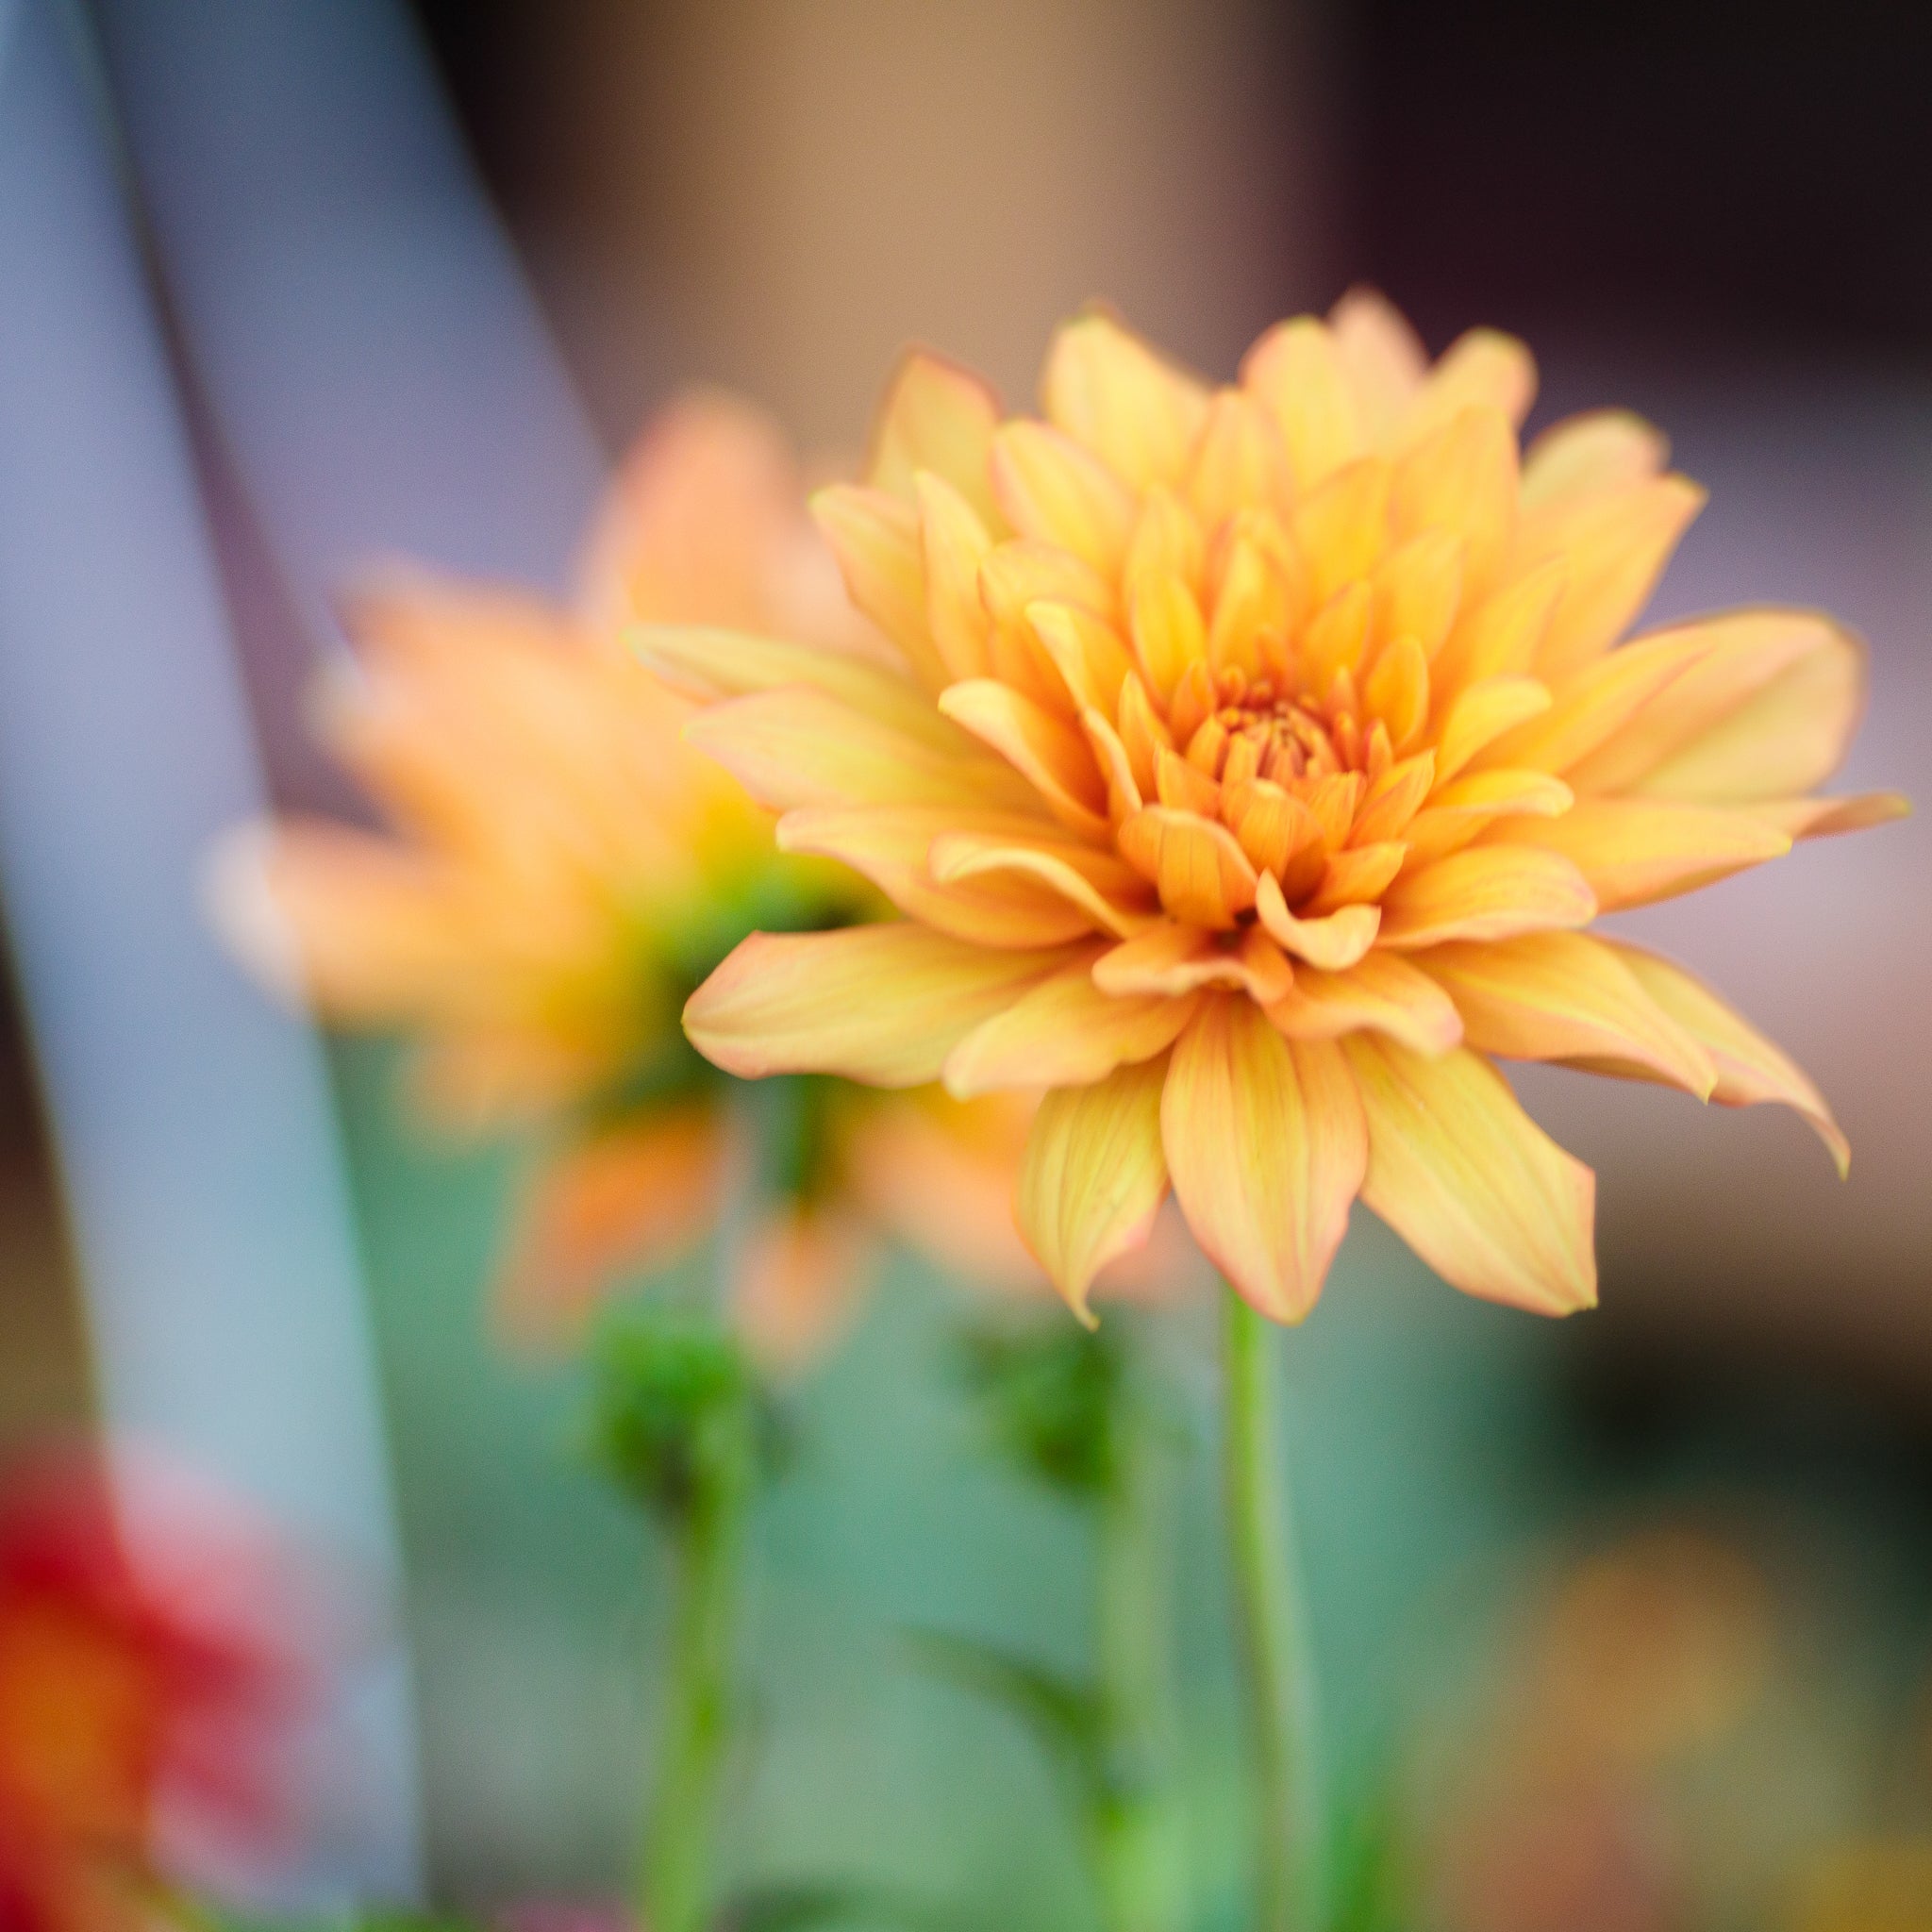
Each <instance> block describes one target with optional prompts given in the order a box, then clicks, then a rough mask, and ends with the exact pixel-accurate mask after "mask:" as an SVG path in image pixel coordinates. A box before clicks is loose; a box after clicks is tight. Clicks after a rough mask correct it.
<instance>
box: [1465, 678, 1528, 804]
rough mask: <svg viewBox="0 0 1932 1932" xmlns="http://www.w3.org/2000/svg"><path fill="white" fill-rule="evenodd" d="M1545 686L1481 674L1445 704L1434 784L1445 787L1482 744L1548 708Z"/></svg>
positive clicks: (1523, 679)
mask: <svg viewBox="0 0 1932 1932" xmlns="http://www.w3.org/2000/svg"><path fill="white" fill-rule="evenodd" d="M1550 703H1551V699H1550V691H1549V687H1548V686H1547V685H1545V684H1542V683H1541V682H1540V681H1539V680H1538V679H1536V678H1534V677H1516V676H1507V677H1485V678H1483V679H1482V680H1481V681H1480V682H1479V683H1476V684H1472V685H1471V686H1470V687H1469V688H1468V689H1467V690H1466V691H1463V692H1462V693H1461V694H1460V695H1459V696H1458V697H1457V699H1456V700H1455V702H1454V703H1452V704H1451V705H1450V707H1449V709H1448V712H1447V714H1446V715H1445V717H1444V718H1443V720H1442V729H1441V734H1440V736H1439V737H1438V739H1437V741H1436V785H1437V788H1438V790H1441V788H1442V787H1443V786H1446V785H1447V784H1448V783H1449V781H1450V780H1451V779H1452V778H1454V777H1455V776H1456V775H1457V774H1458V773H1460V772H1461V771H1462V770H1463V768H1464V767H1465V766H1466V765H1468V763H1469V762H1470V760H1471V759H1472V758H1474V757H1475V755H1476V754H1477V753H1478V752H1479V751H1481V750H1482V749H1483V748H1484V746H1485V745H1489V744H1493V743H1494V742H1495V741H1496V740H1497V739H1499V738H1500V737H1502V735H1503V734H1504V732H1506V731H1507V730H1509V729H1511V728H1512V727H1513V726H1515V725H1518V724H1523V723H1524V721H1525V720H1526V719H1529V718H1534V717H1537V716H1539V715H1540V714H1541V713H1542V712H1544V711H1547V710H1548V709H1549V708H1550Z"/></svg>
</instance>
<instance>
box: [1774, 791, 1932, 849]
mask: <svg viewBox="0 0 1932 1932" xmlns="http://www.w3.org/2000/svg"><path fill="white" fill-rule="evenodd" d="M1745 809H1746V810H1748V811H1749V812H1750V814H1751V816H1752V817H1753V818H1755V819H1758V820H1760V821H1761V822H1762V823H1763V824H1767V825H1774V826H1776V827H1777V829H1778V830H1779V831H1781V832H1789V833H1790V835H1791V837H1792V838H1793V839H1830V838H1835V837H1836V836H1837V835H1838V834H1839V833H1840V832H1866V831H1870V830H1871V829H1872V827H1873V826H1874V825H1889V824H1891V823H1892V822H1893V821H1894V820H1897V819H1908V818H1910V817H1911V815H1912V801H1911V800H1910V799H1909V798H1907V796H1906V795H1905V793H1904V792H1902V791H1861V792H1859V793H1858V794H1857V796H1856V797H1853V798H1767V799H1762V800H1759V801H1757V803H1755V804H1753V805H1750V806H1747V807H1746V808H1745Z"/></svg>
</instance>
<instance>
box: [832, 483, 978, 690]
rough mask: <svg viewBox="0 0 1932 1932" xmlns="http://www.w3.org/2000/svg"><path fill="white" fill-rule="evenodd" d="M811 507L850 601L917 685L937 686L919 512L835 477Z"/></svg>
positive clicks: (940, 682) (940, 673)
mask: <svg viewBox="0 0 1932 1932" xmlns="http://www.w3.org/2000/svg"><path fill="white" fill-rule="evenodd" d="M811 513H812V516H813V518H814V519H815V520H816V522H817V524H818V526H819V529H820V532H821V533H822V534H823V535H824V540H825V541H826V542H827V543H829V544H830V545H831V548H832V555H833V556H834V557H835V558H838V560H839V574H840V575H841V576H842V577H843V578H844V579H845V588H846V590H847V591H849V592H850V593H851V597H852V601H853V602H854V603H855V604H856V605H858V608H859V609H861V610H862V611H864V613H865V614H866V616H868V617H869V618H871V619H872V621H873V622H874V624H875V625H878V627H879V628H880V629H881V630H882V631H884V632H885V634H886V636H887V637H888V638H890V639H891V641H892V642H893V643H894V644H895V645H896V646H897V647H898V649H899V652H900V655H901V656H902V657H904V658H905V659H906V662H907V663H908V664H909V665H910V666H911V667H912V675H914V676H915V677H916V678H918V679H919V681H920V683H921V684H923V685H924V686H925V688H926V689H927V690H928V691H939V690H941V689H942V688H943V687H944V685H945V682H946V668H945V665H944V664H943V663H942V662H941V659H940V654H939V651H938V649H937V648H936V646H935V645H934V643H933V641H932V629H931V626H930V625H928V624H927V623H926V619H925V555H924V549H923V547H922V545H921V541H920V534H919V512H918V510H917V509H915V508H913V506H912V505H911V504H909V503H904V502H901V501H900V499H899V498H898V497H896V496H889V495H887V493H886V492H885V491H883V490H865V489H861V488H859V487H858V485H856V484H850V483H834V484H831V485H829V486H827V487H826V488H825V489H824V490H821V491H818V493H817V494H816V495H815V496H813V498H812V500H811Z"/></svg>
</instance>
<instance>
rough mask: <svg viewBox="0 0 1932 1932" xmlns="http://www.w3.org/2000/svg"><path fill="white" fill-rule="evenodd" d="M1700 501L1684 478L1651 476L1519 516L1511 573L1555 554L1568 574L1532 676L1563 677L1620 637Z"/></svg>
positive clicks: (1700, 495)
mask: <svg viewBox="0 0 1932 1932" xmlns="http://www.w3.org/2000/svg"><path fill="white" fill-rule="evenodd" d="M1704 499H1705V492H1704V491H1702V490H1700V489H1699V488H1698V487H1697V485H1696V484H1694V483H1692V482H1691V481H1690V480H1689V479H1688V478H1687V477H1684V476H1676V475H1671V476H1658V477H1656V478H1654V479H1652V480H1651V481H1649V482H1644V483H1637V484H1633V485H1632V486H1631V487H1630V488H1629V489H1627V490H1623V491H1617V492H1615V493H1613V494H1611V495H1607V496H1592V497H1585V498H1582V499H1580V500H1577V501H1574V502H1571V503H1561V504H1554V505H1552V506H1550V507H1549V508H1546V509H1543V510H1540V511H1538V512H1536V513H1535V514H1534V515H1533V516H1526V517H1524V520H1523V522H1522V524H1521V525H1520V526H1519V529H1518V533H1517V542H1516V549H1515V559H1516V560H1515V563H1514V565H1513V567H1512V572H1511V574H1512V575H1519V574H1521V573H1522V572H1523V571H1525V570H1527V569H1528V568H1529V567H1530V566H1531V565H1532V564H1535V563H1540V562H1541V561H1542V560H1543V559H1544V558H1550V557H1560V558H1562V559H1563V562H1564V564H1565V566H1566V570H1567V580H1566V582H1565V585H1564V590H1563V597H1562V601H1561V603H1559V604H1558V605H1557V611H1556V614H1555V616H1554V617H1552V618H1551V620H1550V626H1549V629H1548V630H1547V631H1546V632H1545V633H1544V636H1543V641H1542V643H1541V647H1540V648H1539V650H1538V652H1537V661H1536V667H1535V668H1536V670H1537V673H1538V675H1541V676H1542V677H1544V678H1546V679H1549V680H1557V679H1561V678H1563V677H1566V676H1568V675H1570V674H1571V673H1572V672H1574V671H1576V670H1578V669H1579V668H1580V667H1581V666H1583V665H1585V664H1587V663H1589V662H1590V661H1591V658H1596V657H1599V656H1601V654H1602V653H1603V652H1605V651H1607V650H1608V649H1609V647H1610V646H1611V645H1612V644H1613V643H1615V642H1616V641H1617V640H1618V639H1619V638H1620V637H1622V636H1623V634H1624V631H1625V630H1626V629H1628V628H1629V626H1630V624H1631V622H1632V621H1633V620H1634V619H1635V617H1636V616H1637V613H1638V612H1639V611H1640V610H1641V609H1642V608H1643V606H1644V605H1645V603H1646V602H1648V601H1649V597H1650V593H1651V590H1652V588H1653V587H1654V586H1655V585H1656V583H1657V578H1658V577H1659V576H1660V575H1662V573H1663V567H1664V565H1665V564H1666V563H1667V562H1668V561H1669V560H1670V556H1671V553H1672V551H1674V549H1675V548H1676V547H1677V540H1678V538H1680V537H1681V536H1682V535H1683V534H1684V531H1685V529H1686V528H1687V526H1688V525H1690V522H1691V518H1692V517H1694V516H1695V515H1696V514H1697V512H1698V511H1699V510H1700V509H1702V508H1704Z"/></svg>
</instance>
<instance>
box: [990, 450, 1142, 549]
mask: <svg viewBox="0 0 1932 1932" xmlns="http://www.w3.org/2000/svg"><path fill="white" fill-rule="evenodd" d="M992 485H993V491H994V494H995V495H996V496H997V497H998V499H999V503H1000V508H1002V509H1004V510H1005V511H1006V513H1007V520H1008V522H1009V523H1010V524H1011V525H1012V526H1013V527H1014V529H1016V530H1017V531H1019V533H1020V534H1021V536H1023V537H1030V538H1033V539H1035V540H1037V541H1041V542H1046V543H1057V544H1058V545H1059V547H1060V548H1061V549H1063V550H1070V551H1072V552H1073V553H1074V556H1075V557H1077V558H1080V560H1081V561H1082V562H1083V563H1087V564H1091V566H1092V567H1093V568H1094V569H1095V570H1097V571H1098V572H1099V573H1100V574H1101V575H1102V576H1104V577H1108V578H1109V579H1111V578H1113V577H1115V576H1117V575H1119V573H1120V568H1121V562H1122V559H1123V558H1124V557H1125V556H1126V553H1127V539H1128V538H1129V537H1130V536H1131V535H1132V534H1133V530H1134V520H1135V516H1136V514H1137V510H1138V506H1137V504H1136V502H1135V499H1134V495H1133V492H1132V491H1130V490H1129V489H1128V488H1127V486H1126V485H1125V484H1124V483H1123V482H1122V481H1121V479H1120V478H1119V477H1118V476H1116V475H1114V473H1113V472H1112V471H1111V470H1109V469H1108V467H1107V465H1106V464H1105V463H1103V462H1102V461H1101V460H1100V458H1098V457H1096V456H1093V455H1092V454H1091V452H1089V451H1088V450H1087V449H1086V448H1085V447H1084V446H1083V445H1081V444H1080V443H1077V442H1075V441H1074V439H1073V438H1072V437H1070V436H1064V435H1062V434H1061V433H1060V432H1059V431H1058V429H1054V428H1050V427H1049V426H1048V425H1046V424H1044V423H1026V422H1018V423H1008V424H1006V425H1004V426H1003V427H1002V428H1001V429H1000V431H999V433H998V434H997V435H996V436H995V437H994V438H993V450H992Z"/></svg>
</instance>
